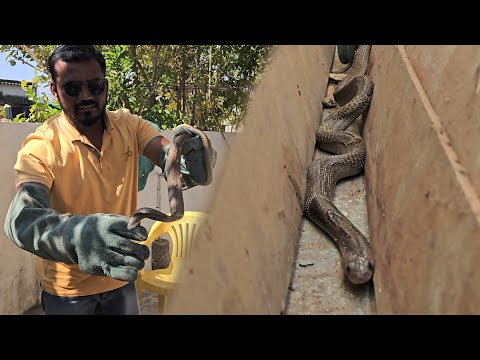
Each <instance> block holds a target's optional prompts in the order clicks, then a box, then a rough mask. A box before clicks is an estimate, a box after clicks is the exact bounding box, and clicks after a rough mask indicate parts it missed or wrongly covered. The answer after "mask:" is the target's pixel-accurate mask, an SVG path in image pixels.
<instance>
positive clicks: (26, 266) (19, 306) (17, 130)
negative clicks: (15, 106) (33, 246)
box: [0, 122, 38, 314]
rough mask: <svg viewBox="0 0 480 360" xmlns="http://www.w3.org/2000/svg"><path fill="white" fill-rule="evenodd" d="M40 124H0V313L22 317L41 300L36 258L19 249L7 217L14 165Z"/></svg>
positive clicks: (11, 192) (13, 179)
mask: <svg viewBox="0 0 480 360" xmlns="http://www.w3.org/2000/svg"><path fill="white" fill-rule="evenodd" d="M37 126H38V124H15V123H10V122H0V148H1V154H2V161H1V162H0V178H1V179H2V190H1V191H0V225H1V227H0V314H20V313H22V312H23V311H24V310H27V309H29V308H30V307H32V306H33V305H34V304H35V303H36V302H37V299H38V296H37V295H38V292H37V291H36V289H37V284H36V280H35V270H34V267H33V259H34V256H33V255H30V254H29V253H27V252H26V251H22V250H20V249H19V248H17V247H16V246H15V245H13V243H12V242H11V241H10V240H8V239H7V238H6V236H5V233H4V231H3V224H4V221H5V215H6V214H7V210H8V206H9V205H10V202H11V201H12V199H13V196H14V194H15V174H14V172H13V165H14V164H15V161H16V159H17V151H18V149H19V147H20V145H21V143H22V141H23V139H24V138H25V136H27V134H28V133H30V132H32V131H34V130H35V128H36V127H37Z"/></svg>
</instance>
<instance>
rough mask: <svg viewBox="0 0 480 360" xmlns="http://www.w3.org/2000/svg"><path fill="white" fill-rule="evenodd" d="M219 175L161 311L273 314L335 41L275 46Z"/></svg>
mask: <svg viewBox="0 0 480 360" xmlns="http://www.w3.org/2000/svg"><path fill="white" fill-rule="evenodd" d="M276 50H277V52H276V54H275V55H274V57H273V59H272V62H271V64H270V66H269V67H268V68H267V71H266V73H265V74H264V78H263V80H262V82H261V83H260V85H259V86H258V88H257V89H256V90H255V91H254V93H253V96H252V100H251V104H250V110H249V113H248V115H247V120H246V124H245V127H244V129H243V130H244V131H243V132H242V133H240V134H237V136H236V137H235V139H234V143H233V145H232V153H231V154H230V157H229V159H228V162H227V163H226V164H225V167H224V172H223V174H222V176H221V178H220V179H218V189H217V192H216V194H215V197H214V199H213V203H212V211H211V214H210V217H209V220H208V228H207V232H206V233H203V234H202V235H200V237H199V238H198V240H197V241H196V242H195V244H194V245H193V250H194V252H193V253H192V258H191V263H190V264H189V269H188V270H189V271H187V272H186V279H185V283H184V284H183V286H182V288H181V290H180V292H179V293H178V295H177V296H176V297H174V298H172V300H171V303H170V305H169V308H167V311H170V313H183V314H184V313H195V314H279V313H280V312H281V311H282V310H283V309H284V306H285V301H286V296H287V293H288V283H289V281H290V276H291V269H292V265H293V259H294V255H295V249H296V244H297V241H298V231H299V224H300V219H301V215H302V211H301V206H302V204H303V197H304V194H305V185H306V169H307V166H308V164H310V162H311V160H312V156H313V152H314V134H315V130H316V128H317V127H318V124H319V121H320V114H321V110H322V105H321V101H322V99H323V98H324V96H325V89H326V85H327V79H328V73H329V70H330V67H331V63H332V60H333V54H334V46H279V47H277V49H276Z"/></svg>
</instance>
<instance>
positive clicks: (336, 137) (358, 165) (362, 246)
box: [304, 45, 374, 284]
mask: <svg viewBox="0 0 480 360" xmlns="http://www.w3.org/2000/svg"><path fill="white" fill-rule="evenodd" d="M370 48H371V46H370V45H360V46H359V47H358V48H357V50H356V52H355V58H354V61H353V64H352V67H351V70H350V72H349V74H348V75H347V76H346V77H345V79H344V80H343V81H342V82H341V83H340V84H339V85H338V86H337V88H336V89H335V91H334V93H333V97H334V99H335V102H336V103H337V104H338V105H340V107H339V108H338V109H337V110H335V111H334V112H333V113H331V114H330V115H329V116H328V117H327V118H326V119H324V120H323V121H322V123H321V124H320V126H319V128H318V129H317V131H316V133H315V140H316V146H317V147H318V148H320V149H322V150H325V151H328V152H330V153H332V155H330V156H324V157H321V158H319V159H316V160H314V161H313V162H312V164H311V165H310V166H309V168H308V171H307V189H306V196H305V203H304V214H305V215H306V216H307V217H308V218H309V219H310V220H312V221H313V222H314V223H315V224H316V225H317V226H319V227H320V228H321V229H322V230H324V231H325V232H326V233H328V234H329V235H330V236H331V238H332V239H333V240H334V241H335V243H336V244H337V246H338V248H339V250H340V254H341V260H342V261H341V262H342V268H343V270H344V272H345V274H346V275H347V277H348V279H349V280H350V281H351V282H352V283H354V284H361V283H365V282H368V281H369V280H370V279H371V277H372V275H373V271H374V258H373V253H372V248H371V246H370V243H369V242H368V240H367V239H366V238H365V236H364V235H363V234H362V233H361V232H360V231H359V230H358V229H357V228H356V227H355V226H354V225H353V224H352V223H351V221H350V220H348V218H347V217H345V215H343V214H342V213H341V212H340V210H338V208H337V207H336V206H335V205H334V203H333V197H334V192H335V186H336V183H337V182H338V181H339V180H340V179H342V178H345V177H349V176H353V175H356V174H358V173H360V172H361V171H362V170H363V167H364V163H365V143H364V141H363V139H362V138H361V137H360V136H358V135H356V134H353V133H350V132H347V131H345V130H346V129H347V128H348V127H349V126H350V125H351V124H352V123H353V122H354V121H355V120H356V119H357V118H358V116H359V115H361V114H362V113H364V112H365V110H366V109H367V108H368V106H369V105H370V102H371V99H372V96H373V88H374V86H373V82H372V81H371V79H370V78H369V77H368V76H367V75H365V73H366V71H367V65H368V58H369V54H370Z"/></svg>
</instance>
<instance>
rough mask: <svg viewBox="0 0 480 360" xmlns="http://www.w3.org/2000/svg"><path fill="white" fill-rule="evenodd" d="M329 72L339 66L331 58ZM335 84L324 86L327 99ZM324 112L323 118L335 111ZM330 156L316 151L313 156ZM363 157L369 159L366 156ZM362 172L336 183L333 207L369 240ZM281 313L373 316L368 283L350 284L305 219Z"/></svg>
mask: <svg viewBox="0 0 480 360" xmlns="http://www.w3.org/2000/svg"><path fill="white" fill-rule="evenodd" d="M333 67H334V68H341V67H342V64H341V63H340V62H339V60H338V56H335V60H334V63H333ZM335 87H336V85H335V84H329V86H328V88H327V91H326V97H328V96H331V94H332V93H333V91H334V90H335ZM335 109H336V108H333V109H324V110H323V114H322V117H323V119H325V118H326V117H327V116H328V114H330V113H331V112H333V111H335ZM363 121H364V120H363V119H362V117H359V118H358V119H357V120H356V121H355V122H354V123H353V124H352V125H351V126H350V127H349V128H348V129H347V130H348V131H351V132H353V133H356V134H361V131H362V129H363ZM320 156H329V154H328V153H326V152H324V151H321V150H318V149H316V151H315V158H318V157H320ZM367 156H368V155H367ZM365 191H366V187H365V178H364V173H363V172H362V173H361V174H360V175H358V176H354V177H351V178H348V179H344V180H340V181H339V182H338V184H337V188H336V191H335V198H334V203H335V205H336V206H337V207H338V209H339V210H340V211H342V213H343V214H344V215H345V216H346V217H347V218H349V219H350V220H351V221H352V222H353V224H354V225H355V226H357V228H358V229H359V230H360V231H361V232H362V233H363V234H364V235H365V237H366V238H367V239H369V232H368V216H367V203H366V192H365ZM289 290H290V291H289V297H288V302H287V306H286V310H285V313H286V314H288V315H309V314H312V315H315V314H332V315H334V314H348V315H353V314H375V312H376V309H375V294H374V287H373V283H372V282H369V283H368V284H365V285H353V284H351V283H350V282H349V281H348V279H347V278H346V277H345V276H344V273H343V270H342V268H341V264H340V252H339V251H338V248H337V247H336V245H335V243H334V242H333V240H331V238H330V237H329V236H328V234H326V233H325V232H323V231H322V230H321V229H319V228H318V227H317V226H316V225H315V224H314V223H313V222H312V221H310V220H309V219H308V218H306V217H305V216H304V217H303V218H302V222H301V225H300V232H299V242H298V251H297V257H296V259H295V263H294V268H293V269H292V281H291V285H290V288H289Z"/></svg>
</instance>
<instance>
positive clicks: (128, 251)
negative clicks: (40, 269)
mask: <svg viewBox="0 0 480 360" xmlns="http://www.w3.org/2000/svg"><path fill="white" fill-rule="evenodd" d="M128 221H129V218H127V217H125V216H120V215H111V214H93V215H85V216H84V215H76V216H72V217H71V218H70V219H69V220H68V223H69V224H68V225H67V227H66V228H65V232H64V235H63V238H64V245H65V250H66V252H67V254H68V256H69V257H70V258H71V259H72V261H73V262H74V263H78V265H79V268H80V270H81V271H83V272H85V273H88V274H92V275H106V276H109V277H112V278H114V279H117V280H123V281H128V282H130V281H134V280H135V279H136V278H137V274H138V270H140V269H142V268H143V267H144V266H145V260H146V259H148V257H149V256H150V250H149V248H148V247H147V246H146V245H141V244H137V243H135V242H133V241H131V240H135V241H144V240H146V238H147V236H148V233H147V230H146V229H145V228H144V227H143V226H141V225H138V226H137V227H135V228H133V229H132V230H128V229H127V223H128Z"/></svg>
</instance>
